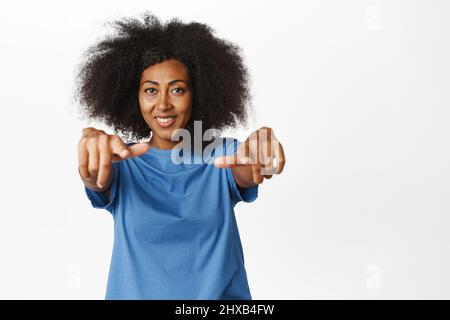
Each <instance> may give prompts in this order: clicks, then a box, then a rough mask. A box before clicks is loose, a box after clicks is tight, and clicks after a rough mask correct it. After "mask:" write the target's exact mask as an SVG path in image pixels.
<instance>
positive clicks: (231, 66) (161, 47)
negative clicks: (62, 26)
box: [75, 11, 250, 140]
mask: <svg viewBox="0 0 450 320" xmlns="http://www.w3.org/2000/svg"><path fill="white" fill-rule="evenodd" d="M141 18H142V19H141V20H140V19H136V18H123V19H122V20H117V21H114V22H110V24H111V25H112V27H113V30H114V31H115V33H114V34H112V35H107V36H106V37H105V38H104V39H103V40H101V41H100V42H98V43H96V44H95V45H93V46H91V47H89V48H88V50H87V51H86V52H85V53H84V55H83V57H84V60H83V62H82V63H81V64H80V67H79V70H78V74H77V77H76V80H77V83H76V85H77V86H76V93H75V98H76V100H78V101H79V103H80V105H81V106H82V112H83V114H85V115H87V116H88V118H91V119H96V120H100V121H102V122H104V123H105V124H106V125H108V126H110V127H112V128H113V129H114V132H115V134H119V135H121V136H122V138H124V139H128V140H129V139H136V140H140V139H142V138H148V137H149V135H150V132H151V129H150V128H149V127H148V125H147V123H146V122H145V121H144V119H143V117H142V114H141V111H140V107H139V98H138V93H139V81H140V77H141V74H142V72H143V71H144V70H145V69H146V68H148V67H149V66H151V65H154V64H157V63H159V62H162V61H164V60H166V59H177V60H179V61H181V62H182V63H184V64H185V65H186V66H187V68H188V72H189V77H190V80H191V84H192V88H193V93H194V94H193V101H192V115H191V119H190V121H189V123H188V125H187V126H186V129H187V130H189V131H190V132H191V134H192V133H193V127H194V126H193V121H195V120H197V121H198V120H201V121H202V130H203V131H205V130H207V129H211V128H214V129H216V132H220V131H222V130H223V129H225V128H228V127H235V126H236V125H239V124H245V123H246V122H247V113H248V109H249V107H250V104H249V102H250V92H249V76H248V71H247V68H246V66H245V65H244V63H243V58H242V55H241V49H240V48H239V47H238V46H236V45H234V44H233V43H230V42H229V41H226V40H223V39H219V38H217V37H215V36H214V35H213V33H214V30H213V29H212V28H211V27H210V26H208V25H206V24H202V23H198V22H190V23H183V22H181V21H180V20H179V19H177V18H173V19H171V20H170V21H169V22H166V23H161V22H160V20H159V19H158V18H157V17H155V16H154V15H153V14H152V13H151V12H148V11H146V12H144V13H143V14H142V17H141Z"/></svg>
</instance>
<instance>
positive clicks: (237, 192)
mask: <svg viewBox="0 0 450 320" xmlns="http://www.w3.org/2000/svg"><path fill="white" fill-rule="evenodd" d="M227 140H229V139H227ZM240 144H241V142H240V141H239V140H237V139H232V140H230V142H228V141H227V144H226V155H234V154H235V153H236V151H237V148H238V146H239V145H240ZM225 170H226V173H227V179H228V184H229V186H230V190H231V195H232V197H233V199H234V201H235V202H236V203H237V202H240V201H244V202H253V201H255V200H256V198H257V197H258V187H259V185H258V184H257V185H255V186H252V187H249V188H241V187H239V186H238V185H237V183H236V180H235V179H234V175H233V170H232V169H231V168H225Z"/></svg>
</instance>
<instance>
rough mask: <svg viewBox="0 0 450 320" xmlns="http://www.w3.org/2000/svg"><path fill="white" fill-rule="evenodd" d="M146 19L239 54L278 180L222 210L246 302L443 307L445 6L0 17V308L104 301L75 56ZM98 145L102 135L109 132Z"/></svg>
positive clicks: (449, 223)
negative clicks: (233, 219) (178, 25)
mask: <svg viewBox="0 0 450 320" xmlns="http://www.w3.org/2000/svg"><path fill="white" fill-rule="evenodd" d="M144 10H151V11H152V12H153V13H155V14H156V15H157V16H159V17H160V18H161V19H163V20H164V21H165V20H166V19H168V18H172V17H178V18H180V19H182V20H183V21H186V22H188V21H198V22H204V23H207V24H209V25H211V26H212V27H213V28H214V29H215V30H216V34H217V35H218V36H219V37H223V38H226V39H228V40H230V41H233V42H234V43H236V44H238V45H239V46H241V48H242V49H243V53H244V57H245V60H246V63H247V65H248V67H249V70H250V72H251V76H252V82H251V87H252V94H253V105H254V109H255V112H254V114H252V118H251V119H252V121H251V122H250V123H249V126H248V127H247V128H240V129H239V130H237V131H232V132H231V133H230V134H231V135H234V136H235V137H237V138H238V139H244V138H245V137H246V136H247V135H248V134H249V133H250V132H251V131H252V130H254V129H256V128H258V127H259V126H262V125H266V126H270V127H272V128H273V129H274V130H275V133H276V134H277V136H278V137H279V139H280V141H281V142H282V144H283V145H284V147H285V150H286V159H287V163H286V167H285V170H284V172H283V174H282V175H280V176H275V177H274V178H273V179H272V180H268V181H265V182H264V184H263V185H261V186H260V191H259V198H258V199H257V200H256V201H255V202H253V203H250V204H246V203H240V204H238V205H237V207H236V209H235V210H236V216H237V220H238V226H239V231H240V234H241V238H242V243H243V248H244V254H245V264H246V268H247V272H248V277H249V284H250V287H251V292H252V295H253V298H254V299H350V298H356V299H403V298H405V299H418V298H425V299H430V298H438V299H443V298H445V299H449V298H450V273H449V272H448V270H450V216H449V211H450V169H449V168H450V148H449V138H450V126H449V123H450V40H449V39H450V19H449V16H450V2H449V1H425V0H422V1H412V0H411V1H399V0H394V1H375V0H371V1H368V0H364V1H361V0H354V1H343V0H342V1H334V0H328V1H325V0H323V1H317V0H315V1H314V0H308V1H282V0H280V1H276V2H274V1H221V2H218V1H170V2H165V1H151V0H150V1H149V0H147V1H131V0H130V1H112V0H109V1H89V2H87V1H86V2H81V1H39V2H35V1H3V2H1V3H0V39H1V40H0V55H1V56H0V57H1V59H0V88H1V89H0V104H1V111H0V130H1V137H2V138H1V140H0V148H1V157H0V167H1V170H2V171H1V179H0V203H1V207H0V219H1V222H0V259H1V260H0V298H3V299H103V297H104V292H105V289H106V280H107V275H108V269H109V262H110V256H111V250H112V241H113V220H112V217H111V216H110V215H109V213H108V212H107V211H102V210H96V209H93V208H91V206H90V203H89V201H88V199H87V198H86V196H85V194H84V190H83V186H82V183H81V181H80V179H79V176H78V172H77V152H76V146H77V143H78V140H79V138H80V134H81V129H82V128H83V127H85V126H90V125H94V126H96V127H99V128H103V129H108V128H105V127H104V126H102V125H101V124H97V123H88V122H87V121H85V120H82V119H80V116H79V113H78V112H77V110H78V109H77V106H76V105H75V104H74V102H73V99H72V97H73V90H74V76H75V70H76V66H77V64H78V63H79V62H80V57H81V54H82V52H84V50H85V49H86V48H87V47H88V46H89V45H91V44H92V43H94V42H95V41H96V40H97V39H98V38H99V37H101V36H102V35H104V34H105V33H106V32H107V31H108V29H106V28H105V27H103V26H102V24H103V23H104V22H107V21H111V20H114V19H117V18H121V17H124V16H128V17H130V16H138V15H139V14H140V13H141V12H143V11H144ZM109 132H111V130H109Z"/></svg>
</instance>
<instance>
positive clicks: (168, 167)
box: [77, 12, 285, 299]
mask: <svg viewBox="0 0 450 320" xmlns="http://www.w3.org/2000/svg"><path fill="white" fill-rule="evenodd" d="M113 26H114V28H115V31H116V33H115V34H114V35H112V36H109V37H107V38H105V39H104V40H102V41H100V42H99V43H97V44H95V45H94V46H92V47H91V48H90V49H89V50H88V51H87V53H86V55H85V61H84V63H83V64H82V65H81V67H80V71H79V74H78V77H77V79H78V90H77V97H78V99H79V101H80V104H81V105H82V106H83V107H84V109H83V110H84V112H85V113H86V114H87V115H88V117H89V118H92V119H99V120H102V121H104V122H105V123H106V124H107V125H109V126H111V127H113V128H114V131H115V132H114V133H115V134H107V133H105V132H104V131H102V130H97V129H95V128H92V127H89V128H85V129H83V132H82V137H81V139H80V141H79V144H78V156H79V167H78V170H79V174H80V176H81V179H82V181H83V182H84V185H85V192H86V194H87V196H88V198H89V199H90V201H91V203H92V205H93V207H95V208H103V209H106V210H108V211H109V212H110V213H111V214H112V216H113V219H114V246H113V253H112V259H111V265H110V271H109V278H108V286H107V292H106V299H251V294H250V290H249V286H248V282H247V275H246V270H245V267H244V258H243V250H242V246H241V241H240V237H239V232H238V228H237V225H236V220H235V216H234V210H233V208H234V206H235V205H236V203H237V202H239V201H244V202H252V201H254V200H255V199H256V197H257V196H258V185H259V184H260V183H262V182H263V180H264V179H265V178H271V177H272V174H274V173H276V174H277V173H280V172H281V171H282V170H283V166H284V163H285V158H284V153H283V148H282V147H281V145H280V144H279V143H278V141H277V140H276V138H275V136H274V135H273V131H272V130H271V129H270V128H267V127H263V128H260V129H259V130H256V131H255V132H253V133H252V134H251V135H250V136H249V138H248V139H246V140H245V141H244V143H241V142H239V141H237V140H236V139H232V140H231V141H230V139H227V140H225V143H223V141H222V140H221V139H220V138H221V137H218V136H217V135H210V138H211V137H212V138H213V141H216V142H217V141H219V143H216V144H215V145H214V148H211V147H209V148H208V146H207V145H205V143H204V142H205V141H204V134H206V132H207V131H208V130H209V129H215V130H216V131H215V132H220V130H221V129H223V128H225V127H233V126H235V125H237V124H238V123H244V122H245V120H246V114H247V102H248V100H249V96H250V95H249V92H248V91H249V90H248V75H247V70H246V68H245V66H244V64H243V62H242V58H241V56H240V51H239V48H238V47H236V46H235V45H233V44H231V43H229V42H227V41H225V40H222V39H218V38H216V37H215V36H214V35H213V31H212V29H211V28H210V27H209V26H207V25H204V24H200V23H195V22H193V23H187V24H186V23H182V22H181V21H179V20H178V19H173V20H171V21H169V22H168V23H165V24H163V23H161V22H160V21H159V20H158V19H157V18H156V17H155V16H153V15H152V14H151V13H148V12H147V13H145V14H144V15H143V19H142V20H138V19H124V20H119V21H116V22H115V23H113ZM197 121H198V122H200V123H201V126H202V128H201V132H200V138H201V140H202V143H201V144H200V149H198V148H197V149H195V150H194V151H193V152H192V153H191V151H192V145H197V146H198V144H196V141H197V142H198V136H199V134H198V132H195V131H196V129H198V128H197V127H195V126H194V124H195V123H194V122H197ZM180 130H186V132H188V133H190V134H194V135H195V137H197V138H194V140H195V139H197V140H196V141H194V142H193V143H192V144H190V143H189V144H187V146H188V147H187V148H184V147H183V148H179V144H178V142H177V140H176V139H173V137H174V136H175V135H176V133H178V132H180ZM125 138H127V139H132V140H142V139H147V138H150V140H149V141H147V142H136V143H126V142H124V140H122V139H125ZM184 140H189V139H183V143H186V141H184ZM207 140H210V139H207ZM188 142H190V141H188ZM184 145H186V144H184ZM198 150H200V153H199V152H198ZM174 153H178V155H179V156H180V155H181V156H182V161H181V162H179V161H178V162H177V161H174V157H173V155H174ZM189 155H194V159H195V160H196V161H193V163H192V161H190V160H192V158H191V157H190V156H189ZM198 155H200V156H201V157H200V158H201V159H200V160H201V161H200V162H199V161H198V157H197V156H198Z"/></svg>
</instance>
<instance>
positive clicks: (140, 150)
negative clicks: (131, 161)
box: [127, 143, 150, 158]
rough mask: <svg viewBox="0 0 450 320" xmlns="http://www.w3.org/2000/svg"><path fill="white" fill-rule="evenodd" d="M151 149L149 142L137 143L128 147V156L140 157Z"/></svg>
mask: <svg viewBox="0 0 450 320" xmlns="http://www.w3.org/2000/svg"><path fill="white" fill-rule="evenodd" d="M149 149H150V145H149V144H148V143H135V144H133V145H131V146H129V147H128V151H129V152H130V153H129V155H128V156H127V158H133V157H138V156H140V155H142V154H144V153H146V152H147V151H148V150H149Z"/></svg>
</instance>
